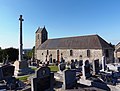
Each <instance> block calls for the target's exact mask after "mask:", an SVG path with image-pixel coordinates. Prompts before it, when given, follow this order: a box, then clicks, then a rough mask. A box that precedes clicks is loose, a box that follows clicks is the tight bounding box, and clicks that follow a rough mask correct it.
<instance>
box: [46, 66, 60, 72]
mask: <svg viewBox="0 0 120 91" xmlns="http://www.w3.org/2000/svg"><path fill="white" fill-rule="evenodd" d="M48 67H49V68H50V70H51V71H52V72H57V71H59V69H58V66H48Z"/></svg>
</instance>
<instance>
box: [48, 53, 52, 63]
mask: <svg viewBox="0 0 120 91" xmlns="http://www.w3.org/2000/svg"><path fill="white" fill-rule="evenodd" d="M49 62H50V63H52V54H51V55H50V56H49Z"/></svg>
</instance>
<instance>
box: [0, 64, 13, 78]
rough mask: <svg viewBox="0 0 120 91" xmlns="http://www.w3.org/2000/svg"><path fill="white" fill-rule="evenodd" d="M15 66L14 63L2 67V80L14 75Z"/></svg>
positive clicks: (0, 72) (0, 71) (0, 73)
mask: <svg viewBox="0 0 120 91" xmlns="http://www.w3.org/2000/svg"><path fill="white" fill-rule="evenodd" d="M14 69H15V67H14V66H12V65H4V66H2V67H0V80H3V79H6V78H9V77H12V76H13V75H14Z"/></svg>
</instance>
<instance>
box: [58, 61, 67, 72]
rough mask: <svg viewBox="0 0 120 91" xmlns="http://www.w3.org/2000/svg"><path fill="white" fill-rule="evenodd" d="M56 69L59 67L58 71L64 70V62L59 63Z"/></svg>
mask: <svg viewBox="0 0 120 91" xmlns="http://www.w3.org/2000/svg"><path fill="white" fill-rule="evenodd" d="M58 69H59V71H63V70H65V69H66V64H65V63H60V64H59V65H58Z"/></svg>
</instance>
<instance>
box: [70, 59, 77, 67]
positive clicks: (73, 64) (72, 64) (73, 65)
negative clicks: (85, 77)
mask: <svg viewBox="0 0 120 91" xmlns="http://www.w3.org/2000/svg"><path fill="white" fill-rule="evenodd" d="M70 68H71V69H75V68H76V67H75V62H74V60H71V65H70Z"/></svg>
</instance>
